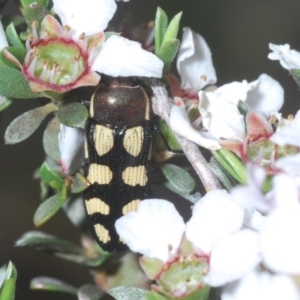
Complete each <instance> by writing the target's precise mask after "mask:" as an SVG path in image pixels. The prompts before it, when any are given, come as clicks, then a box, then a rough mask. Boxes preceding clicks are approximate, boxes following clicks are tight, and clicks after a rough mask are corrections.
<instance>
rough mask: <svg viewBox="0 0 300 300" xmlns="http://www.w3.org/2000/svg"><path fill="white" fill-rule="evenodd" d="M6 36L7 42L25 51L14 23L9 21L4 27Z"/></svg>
mask: <svg viewBox="0 0 300 300" xmlns="http://www.w3.org/2000/svg"><path fill="white" fill-rule="evenodd" d="M6 36H7V40H8V43H9V44H10V45H11V46H13V47H16V48H20V49H23V50H24V51H26V48H25V46H24V44H23V42H22V41H21V39H20V38H19V35H18V33H17V31H16V29H15V26H14V23H10V24H9V25H8V26H7V27H6Z"/></svg>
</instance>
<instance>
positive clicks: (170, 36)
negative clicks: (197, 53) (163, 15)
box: [161, 12, 182, 47]
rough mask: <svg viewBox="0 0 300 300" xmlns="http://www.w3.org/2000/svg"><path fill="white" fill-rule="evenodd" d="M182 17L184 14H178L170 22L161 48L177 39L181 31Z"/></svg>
mask: <svg viewBox="0 0 300 300" xmlns="http://www.w3.org/2000/svg"><path fill="white" fill-rule="evenodd" d="M181 16H182V12H180V13H178V14H177V15H176V16H175V17H174V18H173V19H172V20H171V22H170V24H169V26H168V28H167V30H166V32H165V35H164V39H163V42H162V44H161V47H163V46H164V43H166V42H168V41H169V40H174V39H176V37H177V34H178V29H179V23H180V19H181Z"/></svg>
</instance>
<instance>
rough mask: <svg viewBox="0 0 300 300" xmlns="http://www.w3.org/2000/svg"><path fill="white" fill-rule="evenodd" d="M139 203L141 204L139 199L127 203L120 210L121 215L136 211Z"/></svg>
mask: <svg viewBox="0 0 300 300" xmlns="http://www.w3.org/2000/svg"><path fill="white" fill-rule="evenodd" d="M140 202H141V200H140V199H135V200H132V201H131V202H129V203H128V204H126V205H124V206H123V208H122V213H123V215H126V214H128V213H129V212H131V211H137V208H138V206H139V203H140Z"/></svg>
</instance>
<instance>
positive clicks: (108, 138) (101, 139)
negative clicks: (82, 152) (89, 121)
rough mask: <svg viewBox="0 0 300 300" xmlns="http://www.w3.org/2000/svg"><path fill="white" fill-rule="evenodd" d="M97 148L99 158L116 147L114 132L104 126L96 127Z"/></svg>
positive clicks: (95, 139)
mask: <svg viewBox="0 0 300 300" xmlns="http://www.w3.org/2000/svg"><path fill="white" fill-rule="evenodd" d="M94 141H95V148H96V150H97V153H98V155H99V156H102V155H104V154H105V153H107V152H109V151H110V150H111V149H112V147H113V146H114V136H113V133H112V130H111V129H109V128H107V127H105V126H103V125H96V127H95V131H94Z"/></svg>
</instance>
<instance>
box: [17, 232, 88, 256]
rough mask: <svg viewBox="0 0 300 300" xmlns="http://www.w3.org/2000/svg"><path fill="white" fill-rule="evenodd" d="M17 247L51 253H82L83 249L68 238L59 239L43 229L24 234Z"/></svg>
mask: <svg viewBox="0 0 300 300" xmlns="http://www.w3.org/2000/svg"><path fill="white" fill-rule="evenodd" d="M15 246H16V247H31V248H34V249H37V250H39V251H45V252H50V253H67V254H74V255H82V254H83V252H82V249H81V248H80V247H79V246H77V245H75V244H73V243H71V242H69V241H66V240H62V239H59V238H57V237H55V236H53V235H51V234H47V233H44V232H42V231H37V230H34V231H29V232H26V233H25V234H23V235H22V236H21V237H20V238H19V239H18V240H17V241H16V244H15Z"/></svg>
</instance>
